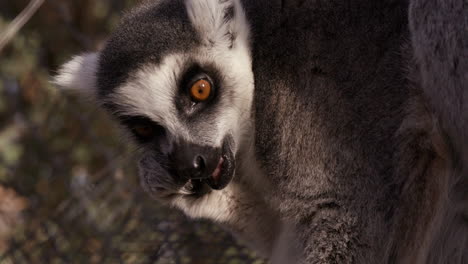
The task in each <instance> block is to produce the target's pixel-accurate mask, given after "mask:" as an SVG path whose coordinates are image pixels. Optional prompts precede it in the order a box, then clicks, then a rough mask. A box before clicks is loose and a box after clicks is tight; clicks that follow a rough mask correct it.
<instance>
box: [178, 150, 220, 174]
mask: <svg viewBox="0 0 468 264" xmlns="http://www.w3.org/2000/svg"><path fill="white" fill-rule="evenodd" d="M220 157H221V149H220V148H213V147H208V146H201V145H197V144H193V143H186V142H178V143H177V144H175V146H174V149H173V152H172V153H171V154H170V160H171V166H172V168H173V169H174V170H175V172H176V173H177V176H178V177H180V178H181V179H186V180H188V179H204V178H208V177H211V174H212V173H213V171H214V170H215V169H216V167H217V165H218V163H219V159H220Z"/></svg>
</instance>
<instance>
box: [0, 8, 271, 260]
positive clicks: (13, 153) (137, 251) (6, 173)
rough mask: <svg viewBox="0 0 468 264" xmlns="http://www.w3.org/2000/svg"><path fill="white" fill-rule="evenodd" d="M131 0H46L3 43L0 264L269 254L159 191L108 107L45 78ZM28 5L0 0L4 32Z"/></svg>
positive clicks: (99, 41)
mask: <svg viewBox="0 0 468 264" xmlns="http://www.w3.org/2000/svg"><path fill="white" fill-rule="evenodd" d="M135 2H136V1H135V0H99V1H93V0H45V1H43V3H42V4H41V5H40V7H39V9H38V10H37V11H36V12H34V15H33V16H32V18H31V19H29V20H28V21H27V23H26V24H25V26H24V27H23V28H21V30H20V31H19V32H18V33H17V34H15V35H14V37H13V38H12V40H11V42H9V44H8V45H6V46H5V48H4V49H3V50H0V264H3V263H132V264H138V263H176V264H178V263H204V264H209V263H220V264H223V263H229V264H235V263H256V264H260V263H264V262H263V261H262V260H260V259H256V258H255V256H254V254H253V253H252V252H250V251H249V250H247V249H245V248H244V247H242V246H241V245H238V244H237V243H236V242H235V241H234V240H233V238H232V237H231V236H230V235H229V234H227V233H226V232H224V231H222V230H221V229H219V228H218V227H217V226H215V225H213V224H211V223H209V222H203V221H192V220H190V219H187V218H186V217H185V216H183V215H182V214H181V213H180V212H178V211H176V210H174V209H169V208H166V207H164V206H162V205H160V204H158V203H157V202H155V201H153V200H151V199H150V198H149V196H147V195H146V194H145V193H144V192H143V191H142V189H141V188H140V186H139V182H138V176H137V174H136V172H135V162H134V155H133V151H132V147H131V146H128V144H127V142H126V141H125V140H123V139H121V138H120V137H119V132H118V130H117V128H116V127H115V126H113V124H112V123H111V122H110V121H109V120H108V117H107V116H106V114H105V113H103V112H101V111H100V110H99V109H97V108H96V107H95V106H94V105H92V104H90V103H89V102H86V101H85V100H81V99H79V98H77V97H75V96H73V95H71V94H65V93H63V92H60V91H58V90H57V89H55V88H54V87H53V86H51V85H50V83H49V80H50V76H51V75H53V74H54V72H55V71H56V70H57V67H58V66H59V65H60V64H62V63H64V62H65V61H66V60H68V59H70V57H71V56H72V55H73V54H77V53H81V52H84V51H93V50H96V49H99V47H101V46H102V45H103V43H104V41H105V40H106V37H107V36H108V34H109V32H110V31H111V30H112V29H113V28H114V27H115V25H116V24H117V23H118V21H119V18H120V17H121V14H122V12H123V10H125V9H128V8H129V7H131V6H134V5H135ZM28 3H29V1H27V0H0V39H1V37H2V34H6V33H5V32H6V29H7V27H8V25H11V22H12V21H13V20H14V19H15V17H17V16H18V14H20V13H21V11H22V10H24V9H25V7H26V6H27V5H28Z"/></svg>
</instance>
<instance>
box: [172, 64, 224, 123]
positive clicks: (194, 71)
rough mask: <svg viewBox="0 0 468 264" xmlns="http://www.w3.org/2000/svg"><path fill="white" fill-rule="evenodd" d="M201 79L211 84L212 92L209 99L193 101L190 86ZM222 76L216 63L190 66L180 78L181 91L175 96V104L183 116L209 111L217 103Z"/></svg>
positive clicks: (188, 116)
mask: <svg viewBox="0 0 468 264" xmlns="http://www.w3.org/2000/svg"><path fill="white" fill-rule="evenodd" d="M200 79H203V80H206V81H208V82H209V83H210V84H211V88H212V90H211V94H210V97H209V98H208V99H207V100H204V101H202V102H196V101H193V100H192V98H191V96H190V88H191V87H192V86H193V84H194V83H196V82H197V81H199V80H200ZM222 79H223V78H222V76H221V75H220V74H219V71H218V70H217V68H216V67H215V66H214V65H203V66H201V65H199V64H197V63H193V64H191V65H190V66H188V67H187V68H186V69H185V71H184V73H183V74H181V78H180V79H179V82H178V86H179V93H178V95H177V96H176V97H175V98H174V99H175V105H176V108H177V110H178V111H179V113H180V114H181V116H185V117H187V118H190V117H191V116H193V115H194V114H195V113H198V114H200V113H201V112H204V111H209V110H210V108H212V106H214V105H216V103H217V101H218V99H219V96H220V93H221V92H222V91H221V90H222V89H221V86H222V85H221V83H222Z"/></svg>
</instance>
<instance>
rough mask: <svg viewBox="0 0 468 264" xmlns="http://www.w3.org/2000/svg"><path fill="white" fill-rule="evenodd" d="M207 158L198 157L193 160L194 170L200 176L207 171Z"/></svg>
mask: <svg viewBox="0 0 468 264" xmlns="http://www.w3.org/2000/svg"><path fill="white" fill-rule="evenodd" d="M205 163H206V162H205V158H204V157H203V156H200V155H198V156H196V157H195V159H194V160H193V169H194V171H196V172H197V173H199V174H203V172H204V171H205V169H206V165H205Z"/></svg>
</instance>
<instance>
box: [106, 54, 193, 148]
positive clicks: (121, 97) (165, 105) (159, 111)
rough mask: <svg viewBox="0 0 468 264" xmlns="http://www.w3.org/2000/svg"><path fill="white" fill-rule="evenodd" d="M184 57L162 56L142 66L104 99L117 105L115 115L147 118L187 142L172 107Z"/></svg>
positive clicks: (184, 131)
mask: <svg viewBox="0 0 468 264" xmlns="http://www.w3.org/2000/svg"><path fill="white" fill-rule="evenodd" d="M186 57H187V56H185V55H183V54H172V55H168V56H166V57H165V59H164V60H163V62H162V63H161V64H160V65H151V64H150V65H146V66H144V67H142V68H141V69H139V70H137V71H136V72H135V73H134V74H132V76H131V77H130V78H129V81H128V82H127V83H125V84H124V85H122V86H120V87H118V88H117V89H116V92H115V93H114V94H113V95H112V96H110V97H109V98H108V99H107V100H109V101H111V102H112V103H114V104H117V105H120V106H121V107H119V110H118V113H117V114H120V115H122V114H124V115H143V116H147V117H149V118H151V119H152V120H154V121H156V122H158V123H160V124H161V125H162V126H164V127H165V128H166V129H168V130H169V132H170V133H171V134H173V135H177V136H178V137H182V138H185V139H189V133H188V132H187V129H186V128H185V126H184V125H183V124H182V123H181V122H180V120H179V118H178V113H177V110H176V108H175V105H174V98H175V96H176V91H177V89H178V88H177V76H179V75H180V74H181V72H182V69H183V66H184V63H186V62H185V59H186Z"/></svg>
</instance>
